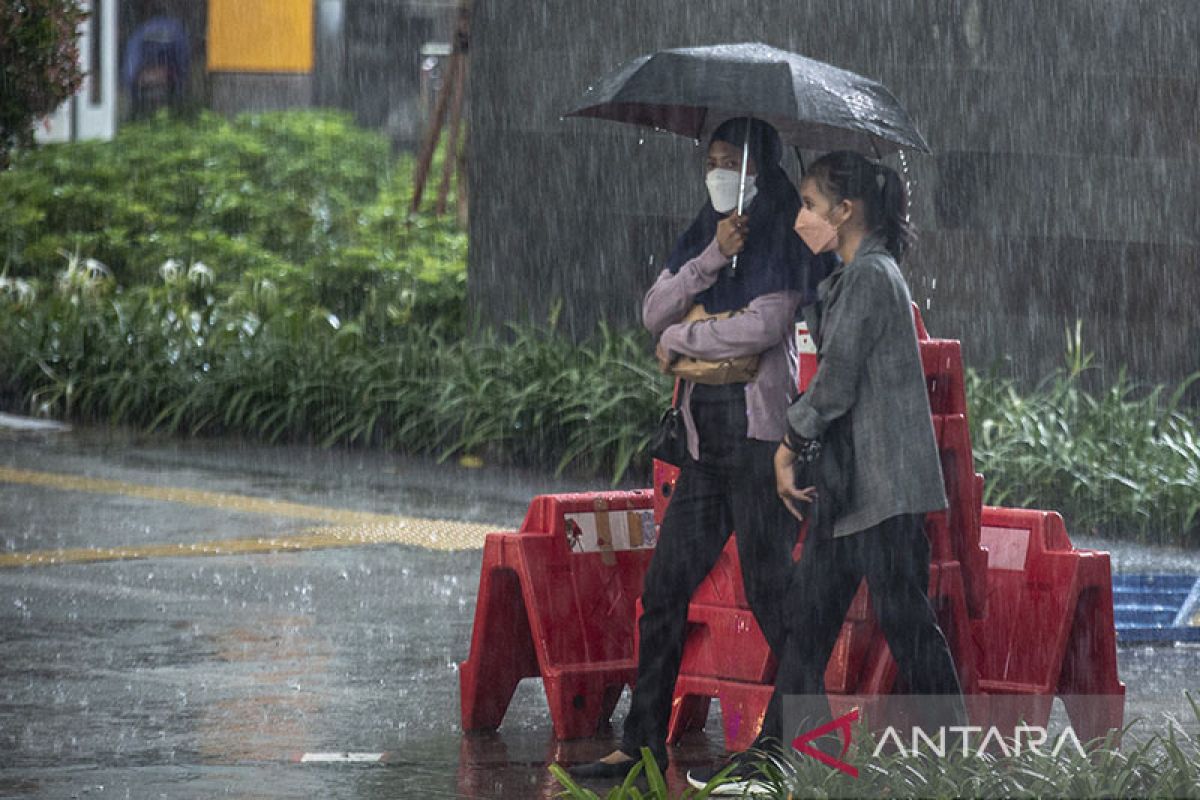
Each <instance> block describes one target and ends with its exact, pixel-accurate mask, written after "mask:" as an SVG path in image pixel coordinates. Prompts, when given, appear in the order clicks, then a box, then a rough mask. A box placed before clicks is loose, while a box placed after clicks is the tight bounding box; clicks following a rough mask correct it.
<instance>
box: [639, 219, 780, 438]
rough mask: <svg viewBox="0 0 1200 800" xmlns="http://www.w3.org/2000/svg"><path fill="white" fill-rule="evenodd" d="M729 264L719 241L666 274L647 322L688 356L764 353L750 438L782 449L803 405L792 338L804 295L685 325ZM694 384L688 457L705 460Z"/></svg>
mask: <svg viewBox="0 0 1200 800" xmlns="http://www.w3.org/2000/svg"><path fill="white" fill-rule="evenodd" d="M728 263H729V259H727V258H725V256H723V255H721V251H720V249H719V248H718V247H717V241H716V239H715V238H714V239H713V241H712V242H711V243H710V244H709V245H708V247H707V248H705V249H704V251H703V252H701V253H700V255H698V256H696V257H695V258H693V259H692V260H691V261H688V262H687V263H685V264H684V265H683V266H682V267H680V268H679V271H678V272H676V273H675V274H673V275H672V274H671V272H670V271H669V270H663V271H662V272H661V273H659V276H658V279H657V280H655V281H654V285H653V286H651V287H650V291H648V292H646V297H645V299H643V300H642V323H643V324H644V325H645V326H646V329H647V330H649V331H650V333H651V334H652V335H653V336H655V337H656V338H657V339H658V340H659V342H661V343H662V344H663V346H664V347H666V349H668V350H670V351H671V352H673V353H679V354H680V355H685V356H692V357H693V358H702V359H708V360H716V359H722V358H730V357H733V356H745V355H753V354H756V353H759V354H761V357H760V358H759V361H758V373H757V374H756V375H755V377H754V380H753V381H751V382H750V383H747V384H746V415H747V435H748V436H749V438H751V439H761V440H763V441H767V442H778V441H780V440H782V439H783V435H784V433H785V432H786V431H787V409H788V406H789V405H790V404H791V403H792V401H793V400H795V399H796V348H795V338H794V337H793V335H792V332H793V325H794V317H795V314H796V307H797V306H798V305H799V304H800V299H801V295H800V293H799V292H772V293H770V294H764V295H761V296H759V297H756V298H755V299H754V300H753V301H751V303H750V305H748V306H746V311H745V313H742V314H738V315H736V316H733V317H730V318H729V319H720V320H701V321H699V322H689V323H683V322H680V320H681V319H683V318H684V316H685V315H686V314H687V312H688V311H689V310H690V309H691V307H692V306H693V305H694V304H695V299H694V298H695V297H696V295H698V294H699V293H700V292H702V291H704V290H705V289H707V288H708V287H709V286H711V285H712V284H713V283H714V282H715V281H716V280H717V276H718V274H719V273H720V272H721V269H722V268H723V267H725V265H727V264H728ZM691 398H692V384H691V383H685V384H684V388H683V398H682V405H683V420H684V425H685V426H686V427H687V436H688V451H689V452H690V453H691V454H692V458H696V459H698V458H699V457H700V437H699V435H698V434H697V433H696V424H695V422H694V421H693V420H692V411H691V408H690V405H691V403H690V401H691Z"/></svg>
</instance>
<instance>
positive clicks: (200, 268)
mask: <svg viewBox="0 0 1200 800" xmlns="http://www.w3.org/2000/svg"><path fill="white" fill-rule="evenodd" d="M187 278H188V280H189V281H191V282H192V283H194V284H196V285H197V286H212V283H213V271H212V270H211V269H209V268H208V266H207V265H206V264H205V263H204V262H203V261H196V262H194V263H193V264H192V266H191V267H189V268H188V272H187Z"/></svg>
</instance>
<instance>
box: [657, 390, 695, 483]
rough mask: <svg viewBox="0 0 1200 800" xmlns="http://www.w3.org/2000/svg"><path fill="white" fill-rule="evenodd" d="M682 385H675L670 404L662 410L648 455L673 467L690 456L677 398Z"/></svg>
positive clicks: (681, 464) (684, 462)
mask: <svg viewBox="0 0 1200 800" xmlns="http://www.w3.org/2000/svg"><path fill="white" fill-rule="evenodd" d="M682 394H683V387H681V386H680V385H679V384H678V383H676V385H675V396H674V398H673V399H672V401H671V405H670V407H669V408H667V410H666V411H664V412H663V415H662V419H660V420H659V421H658V428H657V429H656V430H655V431H654V435H653V436H651V437H650V448H649V449H650V455H651V456H652V457H654V458H656V459H658V460H659V461H664V462H666V463H668V464H670V465H672V466H675V467H682V466H683V465H684V464H686V463H687V461H688V459H689V458H691V454H690V453H689V452H688V443H687V426H686V425H684V423H683V409H682V408H680V407H679V398H680V396H681V395H682Z"/></svg>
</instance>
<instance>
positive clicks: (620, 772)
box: [567, 751, 667, 782]
mask: <svg viewBox="0 0 1200 800" xmlns="http://www.w3.org/2000/svg"><path fill="white" fill-rule="evenodd" d="M622 752H623V753H624V751H622ZM625 755H629V754H628V753H625ZM654 760H655V761H656V762H657V763H658V771H659V772H666V771H667V757H666V756H662V757H658V756H656V757H655V759H654ZM641 763H642V759H641V758H634V757H632V756H631V757H630V759H629V760H628V761H618V762H617V763H615V764H609V763H607V762H605V761H591V762H589V763H587V764H576V765H575V766H573V767H567V774H568V775H570V776H571V777H572V778H582V779H584V780H612V781H617V782H621V781H624V780H625V778H626V776H628V775H629V772H630V771H631V770H632V769H633V768H634V767H636V766H638V765H639V764H641Z"/></svg>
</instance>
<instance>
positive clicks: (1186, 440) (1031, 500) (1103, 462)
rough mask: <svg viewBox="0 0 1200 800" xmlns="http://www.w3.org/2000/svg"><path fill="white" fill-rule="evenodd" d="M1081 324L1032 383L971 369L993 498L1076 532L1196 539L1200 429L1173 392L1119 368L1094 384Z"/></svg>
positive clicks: (980, 445)
mask: <svg viewBox="0 0 1200 800" xmlns="http://www.w3.org/2000/svg"><path fill="white" fill-rule="evenodd" d="M1093 368H1094V367H1093V364H1092V359H1091V357H1090V356H1088V355H1087V354H1086V353H1085V352H1084V348H1083V343H1082V341H1081V333H1080V329H1079V328H1078V326H1077V327H1076V329H1075V331H1074V332H1073V333H1071V334H1069V335H1068V338H1067V364H1066V366H1064V367H1063V368H1062V369H1060V370H1058V371H1057V372H1055V373H1054V374H1053V375H1051V376H1049V377H1048V378H1046V379H1045V380H1044V381H1042V382H1041V384H1039V385H1038V386H1037V388H1036V389H1035V390H1034V391H1026V392H1022V391H1020V390H1019V389H1018V387H1017V385H1016V384H1015V383H1014V382H1013V381H1012V380H1009V379H1005V378H1001V377H997V376H986V375H981V374H979V373H976V372H969V373H968V385H967V394H968V398H969V405H970V414H969V418H970V422H971V439H972V449H973V450H974V454H975V462H976V468H977V469H978V470H979V471H980V472H981V473H983V475H984V478H985V485H984V486H985V488H984V501H985V502H986V503H988V504H991V505H1009V506H1021V507H1032V508H1044V509H1051V510H1057V511H1060V512H1061V513H1062V514H1063V517H1064V519H1065V520H1066V521H1067V523H1068V525H1069V527H1070V528H1071V529H1072V530H1073V531H1076V532H1079V531H1087V532H1097V533H1101V534H1105V535H1110V536H1116V537H1119V538H1130V537H1135V538H1138V539H1141V540H1155V541H1160V542H1171V543H1185V544H1189V545H1192V546H1196V545H1200V492H1197V490H1196V487H1197V486H1200V428H1198V427H1197V424H1196V421H1195V415H1194V413H1189V412H1188V411H1187V410H1185V409H1184V408H1182V407H1181V406H1180V400H1181V398H1182V396H1183V394H1184V392H1185V391H1186V390H1187V388H1188V387H1189V386H1190V385H1191V383H1192V382H1193V381H1195V380H1196V379H1197V378H1200V374H1198V375H1195V376H1193V377H1192V378H1191V379H1189V380H1187V381H1185V382H1183V383H1182V384H1181V385H1180V386H1179V387H1178V388H1176V389H1175V390H1174V391H1173V392H1171V393H1170V395H1169V396H1167V387H1165V386H1157V387H1152V388H1151V387H1143V386H1140V385H1138V384H1136V383H1135V382H1133V381H1132V380H1130V379H1129V378H1128V376H1127V375H1126V374H1125V372H1124V371H1123V370H1121V371H1119V372H1118V373H1117V377H1116V379H1115V380H1114V381H1113V382H1112V383H1111V384H1110V385H1109V386H1108V387H1107V388H1106V389H1104V390H1102V391H1100V392H1098V393H1092V392H1089V391H1087V390H1085V389H1084V388H1083V386H1082V380H1081V379H1082V377H1083V376H1084V373H1085V372H1087V371H1088V370H1091V369H1093Z"/></svg>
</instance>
